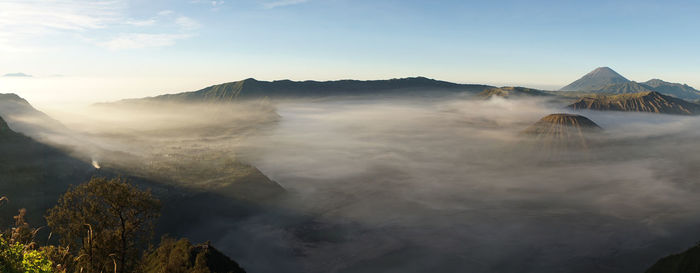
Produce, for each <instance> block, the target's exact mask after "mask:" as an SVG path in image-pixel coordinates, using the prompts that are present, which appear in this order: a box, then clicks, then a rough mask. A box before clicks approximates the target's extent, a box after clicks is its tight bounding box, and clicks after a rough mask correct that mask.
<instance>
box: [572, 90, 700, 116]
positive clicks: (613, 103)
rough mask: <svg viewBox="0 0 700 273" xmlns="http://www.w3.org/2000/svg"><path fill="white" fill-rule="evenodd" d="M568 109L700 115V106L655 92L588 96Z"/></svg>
mask: <svg viewBox="0 0 700 273" xmlns="http://www.w3.org/2000/svg"><path fill="white" fill-rule="evenodd" d="M568 107H569V108H571V109H574V110H598V111H625V112H649V113H659V114H674V115H697V114H700V105H698V104H695V103H691V102H687V101H684V100H682V99H679V98H674V97H671V96H666V95H663V94H661V93H659V92H654V91H649V92H640V93H632V94H619V95H593V96H587V97H583V98H581V99H579V100H578V101H576V102H574V103H572V104H570V105H569V106H568Z"/></svg>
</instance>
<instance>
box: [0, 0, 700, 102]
mask: <svg viewBox="0 0 700 273" xmlns="http://www.w3.org/2000/svg"><path fill="white" fill-rule="evenodd" d="M698 13H700V5H698V4H697V3H693V2H687V1H673V2H663V3H661V2H656V1H629V0H620V1H613V2H610V1H586V2H585V3H573V2H559V1H555V2H551V1H535V2H532V1H528V2H523V1H516V0H508V1H501V2H498V3H493V2H491V1H468V2H463V1H443V2H440V3H424V2H421V1H409V2H397V1H349V0H333V1H330V0H292V1H290V0H237V1H227V0H218V1H203V0H183V1H177V2H173V1H147V2H144V1H133V0H113V1H100V2H92V1H86V0H61V1H37V0H29V1H16V0H2V1H0V30H2V31H1V32H0V60H2V62H0V93H9V92H12V93H17V94H20V95H22V96H23V97H26V98H27V99H29V100H31V101H32V102H33V103H35V104H37V105H39V106H40V107H46V106H48V105H50V104H63V105H68V104H71V103H72V104H86V103H91V102H97V101H109V100H115V99H121V98H129V97H143V96H150V95H156V94H162V93H170V92H182V91H192V90H198V89H200V88H203V87H206V86H209V85H212V84H218V83H223V82H230V81H236V80H241V79H245V78H251V77H252V78H256V79H261V80H278V79H292V80H335V79H359V80H369V79H389V78H401V77H410V76H425V77H430V78H435V79H439V80H445V81H451V82H458V83H480V84H493V85H520V86H527V87H534V88H545V89H556V88H558V87H561V86H564V85H566V84H568V83H570V82H572V81H574V80H576V79H577V78H578V77H580V76H581V75H583V74H585V73H587V72H588V71H590V70H592V69H594V68H596V67H599V66H610V67H612V68H613V69H615V70H616V71H618V72H619V73H621V74H623V75H625V76H626V77H628V78H629V79H631V80H635V81H646V80H649V79H652V78H660V79H664V80H666V81H669V82H679V83H687V84H689V85H691V86H694V87H699V86H700V79H699V78H698V77H697V75H698V74H700V70H699V68H698V67H697V66H695V65H693V64H694V63H698V61H700V60H699V59H698V58H700V57H698V55H697V54H695V51H696V48H698V47H699V46H700V38H698V37H700V36H699V35H695V34H697V30H696V29H695V27H694V26H697V25H698V23H699V22H700V21H699V20H700V19H698V17H697V14H698ZM654 33H664V35H667V37H669V38H668V39H649V38H648V37H649V35H650V34H654ZM15 73H23V74H26V75H31V76H32V77H16V76H15V77H4V76H2V75H7V74H15ZM54 106H55V105H54Z"/></svg>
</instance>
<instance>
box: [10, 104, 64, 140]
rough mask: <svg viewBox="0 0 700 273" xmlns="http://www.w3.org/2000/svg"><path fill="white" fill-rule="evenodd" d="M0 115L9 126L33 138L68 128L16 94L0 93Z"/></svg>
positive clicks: (51, 134) (55, 133)
mask: <svg viewBox="0 0 700 273" xmlns="http://www.w3.org/2000/svg"><path fill="white" fill-rule="evenodd" d="M0 116H2V117H3V118H4V119H5V121H7V123H8V124H9V126H10V128H12V130H14V131H16V132H20V133H22V134H25V135H27V136H30V137H33V138H35V139H41V140H43V139H45V138H47V137H48V136H55V135H57V134H61V133H65V132H66V131H67V130H68V129H67V128H66V127H65V126H63V124H61V123H60V122H58V121H57V120H55V119H53V118H51V117H49V116H48V115H46V114H45V113H43V112H41V111H39V110H37V109H35V108H34V107H33V106H32V105H31V104H29V102H27V101H26V100H25V99H23V98H21V97H20V96H18V95H16V94H11V93H10V94H0Z"/></svg>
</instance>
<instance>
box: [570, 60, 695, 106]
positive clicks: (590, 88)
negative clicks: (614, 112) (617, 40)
mask: <svg viewBox="0 0 700 273" xmlns="http://www.w3.org/2000/svg"><path fill="white" fill-rule="evenodd" d="M559 91H578V92H590V93H606V94H625V93H636V92H648V91H656V92H659V93H662V94H665V95H670V96H674V97H677V98H681V99H688V100H697V99H700V91H698V90H696V89H695V88H693V87H691V86H689V85H687V84H680V83H671V82H666V81H663V80H660V79H651V80H648V81H646V82H635V81H630V80H628V79H627V78H625V77H624V76H622V75H620V74H619V73H617V72H615V71H614V70H612V69H611V68H609V67H599V68H596V69H595V70H593V71H591V72H589V73H588V74H586V75H584V76H583V77H581V78H580V79H578V80H576V81H574V82H572V83H570V84H569V85H567V86H564V87H562V88H561V89H559Z"/></svg>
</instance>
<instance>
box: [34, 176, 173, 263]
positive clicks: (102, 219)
mask: <svg viewBox="0 0 700 273" xmlns="http://www.w3.org/2000/svg"><path fill="white" fill-rule="evenodd" d="M159 210H160V202H159V201H158V200H157V199H156V198H154V197H153V196H152V195H151V193H150V191H141V190H139V189H137V188H135V187H134V186H132V185H130V184H128V183H126V181H125V180H124V179H121V178H115V179H105V178H93V179H91V180H90V181H89V182H88V183H86V184H82V185H79V186H76V187H72V188H70V189H69V190H68V191H67V192H66V193H65V194H64V195H63V196H61V198H60V199H59V201H58V204H57V205H56V206H55V207H53V208H51V209H49V211H48V214H47V216H46V221H47V223H48V226H49V227H50V228H51V230H52V231H53V232H54V233H55V234H57V235H59V236H60V241H61V245H62V246H63V247H65V248H66V249H70V250H72V251H71V252H72V253H71V254H72V255H74V256H75V257H76V258H75V260H76V264H75V268H76V270H82V271H83V272H119V273H126V272H134V271H135V270H136V268H137V266H138V264H139V260H140V257H141V254H142V253H141V249H143V248H144V247H145V246H146V245H147V244H148V242H149V240H150V238H151V237H152V235H153V228H154V224H155V220H156V219H157V218H158V216H159Z"/></svg>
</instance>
